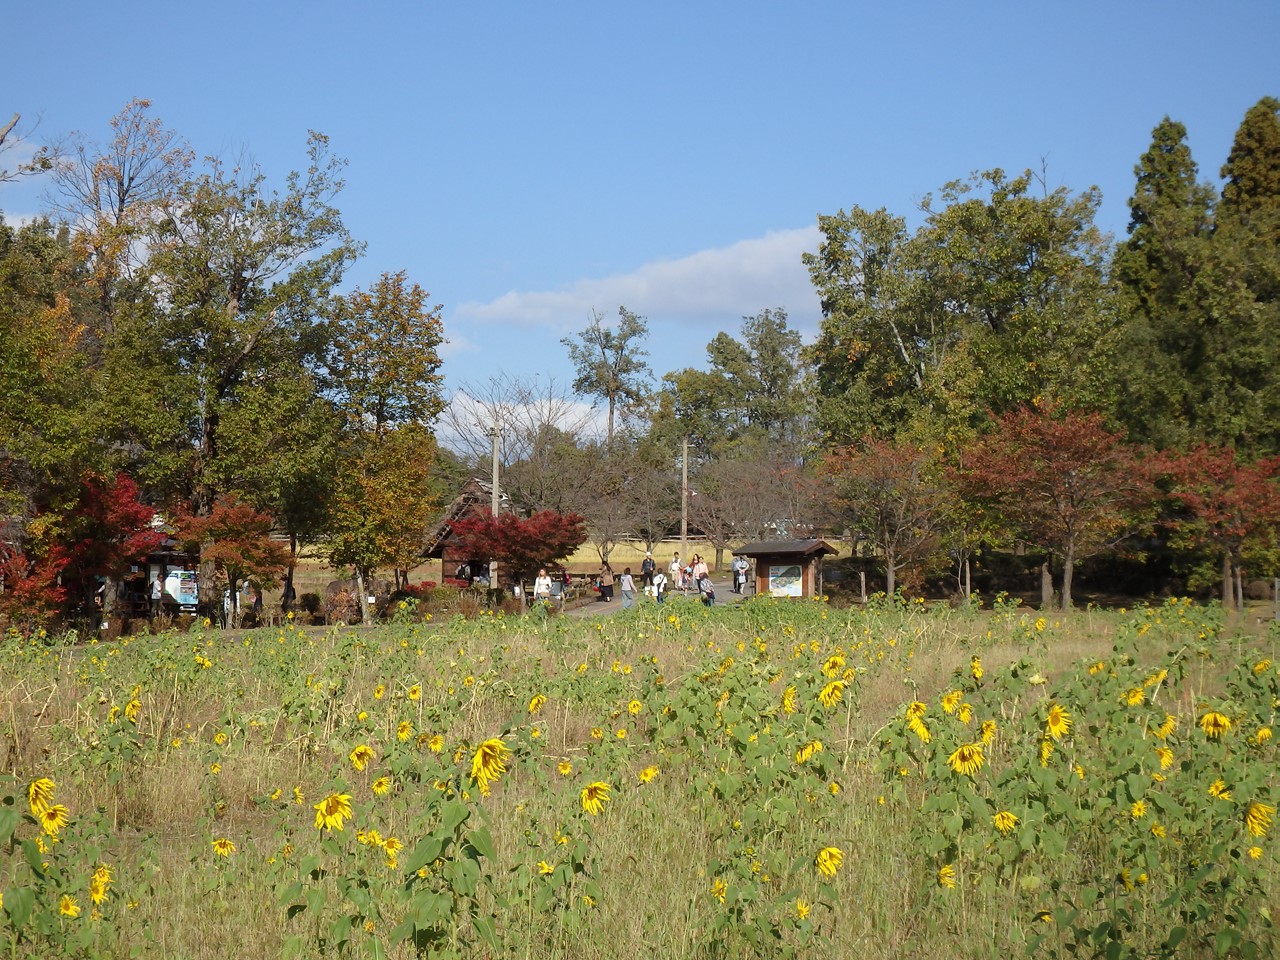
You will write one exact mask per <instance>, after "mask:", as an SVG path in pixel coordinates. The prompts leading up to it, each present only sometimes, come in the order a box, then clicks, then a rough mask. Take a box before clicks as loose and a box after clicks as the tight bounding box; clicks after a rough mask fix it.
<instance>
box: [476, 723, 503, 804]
mask: <svg viewBox="0 0 1280 960" xmlns="http://www.w3.org/2000/svg"><path fill="white" fill-rule="evenodd" d="M510 753H511V751H510V750H508V749H507V745H506V744H505V743H503V742H502V741H501V740H500V739H498V738H497V737H490V738H489V739H488V740H486V741H485V742H484V743H482V744H480V746H478V747H476V752H475V754H474V756H472V758H471V779H472V780H474V781H475V782H476V785H477V786H479V787H480V793H481V794H482V795H484V796H486V797H487V796H488V795H489V790H490V786H489V785H490V784H491V783H497V782H498V778H499V777H501V776H502V775H503V774H504V773H506V771H507V757H508V756H509V755H510Z"/></svg>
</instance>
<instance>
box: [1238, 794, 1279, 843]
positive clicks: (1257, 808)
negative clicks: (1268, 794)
mask: <svg viewBox="0 0 1280 960" xmlns="http://www.w3.org/2000/svg"><path fill="white" fill-rule="evenodd" d="M1275 812H1276V808H1275V807H1273V806H1270V805H1269V804H1266V803H1260V802H1259V801H1257V800H1255V801H1253V802H1252V803H1251V804H1249V807H1248V809H1246V810H1245V812H1244V825H1245V826H1246V827H1248V828H1249V833H1250V834H1252V835H1253V836H1255V837H1265V836H1266V835H1267V831H1268V830H1270V829H1271V817H1272V815H1273V814H1274V813H1275Z"/></svg>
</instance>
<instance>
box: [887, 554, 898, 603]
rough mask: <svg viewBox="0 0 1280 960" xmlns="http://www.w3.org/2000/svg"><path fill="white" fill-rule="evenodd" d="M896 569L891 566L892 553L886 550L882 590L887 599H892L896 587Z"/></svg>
mask: <svg viewBox="0 0 1280 960" xmlns="http://www.w3.org/2000/svg"><path fill="white" fill-rule="evenodd" d="M896 573H897V571H896V570H895V569H894V567H893V554H892V553H889V552H886V553H885V555H884V583H885V587H884V592H885V595H886V596H888V597H889V599H891V600H892V599H893V594H894V591H895V590H896V589H897V586H898V584H897V577H896V576H895V574H896Z"/></svg>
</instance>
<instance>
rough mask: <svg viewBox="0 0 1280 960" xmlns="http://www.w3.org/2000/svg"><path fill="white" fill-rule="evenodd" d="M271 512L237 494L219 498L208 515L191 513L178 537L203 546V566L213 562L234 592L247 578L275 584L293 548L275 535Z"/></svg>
mask: <svg viewBox="0 0 1280 960" xmlns="http://www.w3.org/2000/svg"><path fill="white" fill-rule="evenodd" d="M274 527H275V522H274V520H273V519H272V517H271V514H269V513H266V512H264V511H261V510H256V509H254V508H253V507H252V506H250V505H249V504H247V503H241V502H240V501H238V500H236V499H234V498H223V499H219V500H218V501H217V502H216V503H215V504H214V506H213V510H212V512H211V513H210V514H209V515H208V516H207V517H193V516H187V517H183V518H181V520H180V521H179V524H178V531H179V532H178V539H179V540H180V541H181V542H182V543H183V544H184V545H185V546H186V547H187V548H188V549H190V550H195V549H197V548H198V549H199V550H200V562H201V565H202V566H203V565H204V564H207V563H212V564H213V566H214V568H215V569H216V570H218V571H219V572H221V573H222V574H223V575H224V576H226V578H227V586H228V588H229V589H230V591H231V595H232V596H233V597H234V596H235V595H236V589H237V587H238V585H239V584H240V583H241V582H242V581H244V580H247V579H252V580H256V581H257V582H258V584H259V585H260V586H267V587H270V586H274V585H275V583H276V579H277V578H278V577H279V576H280V574H281V573H282V572H283V571H284V569H285V568H286V567H287V566H288V564H289V550H288V549H287V548H286V547H285V546H284V545H283V544H281V543H276V542H275V541H274V540H272V539H271V531H272V530H273V529H274Z"/></svg>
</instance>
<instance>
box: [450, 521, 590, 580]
mask: <svg viewBox="0 0 1280 960" xmlns="http://www.w3.org/2000/svg"><path fill="white" fill-rule="evenodd" d="M453 536H454V538H455V539H456V541H457V549H458V550H459V552H461V553H464V554H466V555H468V556H472V557H493V558H494V559H496V560H497V561H498V562H499V563H500V564H506V565H507V566H508V567H510V569H511V572H512V573H514V574H515V575H516V576H517V577H518V578H520V579H522V580H523V579H528V578H530V577H532V576H533V575H534V574H536V573H537V571H538V568H539V567H542V566H546V565H547V564H549V563H555V562H556V561H558V560H563V559H564V558H566V557H568V556H569V555H570V554H571V553H573V551H575V550H577V549H578V547H580V546H582V544H583V543H585V542H586V540H587V528H586V521H585V520H584V519H583V518H582V517H581V516H579V515H578V514H576V513H557V512H555V511H554V510H541V511H539V512H538V513H535V514H533V515H532V516H530V517H517V516H516V515H515V514H511V513H502V514H499V515H498V516H497V517H494V516H491V515H490V514H487V513H486V514H482V515H478V516H474V517H468V518H467V519H465V520H459V521H458V522H457V523H455V524H454V525H453Z"/></svg>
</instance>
